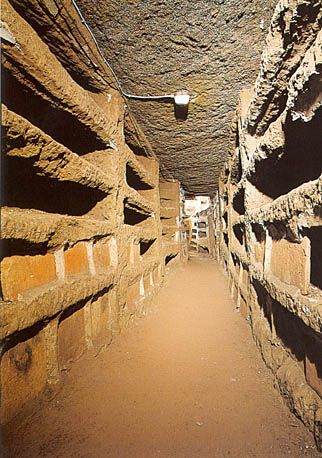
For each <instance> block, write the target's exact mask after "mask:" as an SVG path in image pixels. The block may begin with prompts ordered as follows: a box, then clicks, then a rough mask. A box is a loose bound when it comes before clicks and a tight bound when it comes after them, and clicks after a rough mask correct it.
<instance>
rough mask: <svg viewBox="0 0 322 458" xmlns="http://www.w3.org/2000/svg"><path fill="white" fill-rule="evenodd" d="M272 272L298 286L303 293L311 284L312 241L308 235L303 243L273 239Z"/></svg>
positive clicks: (284, 280) (305, 292) (285, 281)
mask: <svg viewBox="0 0 322 458" xmlns="http://www.w3.org/2000/svg"><path fill="white" fill-rule="evenodd" d="M270 268H271V272H272V274H273V275H275V276H276V277H277V278H279V279H280V280H282V281H283V282H284V283H287V284H289V285H294V286H297V287H298V288H299V289H300V290H301V292H302V294H307V293H308V288H309V285H310V242H309V239H308V238H307V237H305V238H304V239H303V241H302V242H301V243H291V242H289V241H288V240H285V239H282V240H277V241H273V243H272V253H271V266H270Z"/></svg>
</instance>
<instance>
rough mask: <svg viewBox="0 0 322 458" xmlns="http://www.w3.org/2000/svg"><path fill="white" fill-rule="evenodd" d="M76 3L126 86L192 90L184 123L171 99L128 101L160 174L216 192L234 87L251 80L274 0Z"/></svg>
mask: <svg viewBox="0 0 322 458" xmlns="http://www.w3.org/2000/svg"><path fill="white" fill-rule="evenodd" d="M78 4H79V6H80V8H81V10H82V12H83V14H84V16H85V19H86V20H87V21H88V23H89V24H90V26H91V28H92V30H93V31H94V33H95V36H96V37H97V40H98V42H99V44H100V46H101V48H102V50H103V52H104V55H105V56H106V57H107V58H108V59H109V60H110V61H111V63H112V65H113V67H114V68H115V70H116V72H117V74H118V76H119V78H120V80H121V81H122V83H123V85H124V89H125V90H126V91H127V92H129V93H133V94H139V95H147V94H149V95H157V94H169V93H170V94H171V93H173V92H175V91H176V90H181V89H186V90H188V91H189V92H190V94H191V95H192V100H191V103H190V107H189V114H188V118H187V120H186V121H185V122H179V121H178V120H176V118H175V116H174V111H173V106H172V104H167V103H151V102H140V101H131V100H129V104H130V106H131V108H132V109H133V112H134V113H135V115H136V117H137V119H138V121H139V122H140V126H142V129H143V130H144V132H145V134H146V135H147V137H148V139H149V140H150V141H151V143H153V147H154V150H155V152H156V154H157V156H158V157H159V159H160V164H161V171H162V175H163V176H165V177H166V178H168V179H169V178H175V179H178V180H180V182H181V183H182V185H183V187H184V189H185V190H186V191H188V192H190V193H192V194H214V192H215V190H216V189H217V187H218V176H219V174H220V171H221V170H222V168H223V166H224V163H225V161H226V158H227V156H226V153H227V146H228V143H229V128H230V123H231V117H232V115H233V112H234V110H235V107H236V103H237V99H238V94H239V92H240V91H241V90H242V88H243V87H244V86H245V84H253V83H254V81H255V78H256V74H257V71H258V66H259V61H260V54H261V51H262V47H263V41H264V39H265V36H266V33H267V28H268V26H269V22H270V18H271V16H272V13H273V9H274V6H275V4H276V0H265V1H264V0H252V1H249V0H213V1H209V0H197V1H193V2H192V1H190V0H180V1H179V0H171V1H169V0H149V1H146V0H138V1H132V0H126V1H122V2H120V1H118V0H110V1H108V2H107V1H105V0H95V1H94V0H78ZM164 145H167V147H166V148H165V147H164Z"/></svg>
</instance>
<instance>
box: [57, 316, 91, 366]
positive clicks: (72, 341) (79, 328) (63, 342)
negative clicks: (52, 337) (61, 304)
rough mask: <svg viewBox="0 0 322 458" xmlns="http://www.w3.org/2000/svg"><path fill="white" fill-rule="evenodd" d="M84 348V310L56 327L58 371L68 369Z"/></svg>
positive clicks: (68, 317) (67, 317) (66, 318)
mask: <svg viewBox="0 0 322 458" xmlns="http://www.w3.org/2000/svg"><path fill="white" fill-rule="evenodd" d="M85 348H86V340H85V321H84V310H83V309H80V310H77V311H75V312H74V313H72V314H71V315H69V316H66V317H65V318H64V319H63V320H62V321H60V323H59V325H58V363H59V367H60V369H65V368H68V367H70V365H71V363H72V362H73V361H75V360H76V359H78V358H79V357H80V356H81V355H82V353H83V352H84V351H85Z"/></svg>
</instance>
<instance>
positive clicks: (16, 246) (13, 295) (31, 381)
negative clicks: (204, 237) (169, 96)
mask: <svg viewBox="0 0 322 458" xmlns="http://www.w3.org/2000/svg"><path fill="white" fill-rule="evenodd" d="M57 5H59V7H58V6H57ZM1 8H2V20H3V21H4V24H2V28H1V35H2V37H3V42H2V57H3V71H4V87H5V90H4V91H3V105H2V122H3V129H4V136H5V145H4V149H3V162H2V165H3V168H2V171H3V176H2V178H3V181H2V182H3V183H4V188H3V198H2V210H1V226H2V234H1V235H2V239H3V240H2V251H1V254H2V259H1V296H2V297H1V302H0V340H1V343H2V345H1V363H0V372H1V422H2V423H7V422H9V421H10V420H12V419H13V418H14V417H15V416H16V415H17V414H23V412H24V409H26V408H27V407H28V406H30V405H31V403H32V402H33V401H35V399H37V398H38V397H39V395H41V394H42V393H44V392H46V391H47V390H48V388H50V387H51V386H53V385H55V384H57V383H58V382H59V381H60V380H61V377H62V373H63V372H64V371H66V370H68V369H69V368H70V366H71V364H72V363H73V361H75V360H76V359H77V358H79V357H80V356H81V355H82V354H83V353H84V352H85V351H87V350H90V349H94V350H95V348H97V347H98V346H100V345H103V344H104V345H107V344H109V343H110V342H111V339H112V338H113V335H114V334H115V333H118V332H119V331H120V330H121V329H122V328H123V327H125V326H127V325H128V324H129V323H130V322H131V320H132V319H133V317H135V316H138V315H140V314H141V313H144V312H145V311H146V310H147V309H148V308H149V306H150V304H151V301H152V298H153V297H154V294H155V293H156V291H158V288H159V287H160V285H161V282H162V277H163V276H164V272H165V270H166V269H165V266H166V265H167V264H168V263H169V259H168V257H169V256H170V257H173V258H176V259H177V260H178V261H179V260H184V259H185V253H186V248H185V241H184V240H183V239H181V235H180V212H179V211H177V209H179V208H180V199H181V196H180V193H178V192H176V189H177V188H178V189H179V184H178V183H172V182H170V183H169V184H167V183H166V182H162V184H161V187H160V192H159V163H158V160H157V159H156V158H155V157H153V155H152V151H151V147H150V146H149V144H148V142H147V141H146V139H145V137H144V135H143V134H142V132H141V131H140V129H139V128H138V126H137V124H136V122H135V119H134V118H133V117H132V116H131V114H130V113H129V112H128V111H125V103H124V100H123V98H122V97H121V96H120V94H119V92H118V91H116V90H115V83H114V81H113V78H112V77H111V75H110V74H109V73H108V72H107V70H106V67H105V65H104V63H103V62H102V59H101V57H100V55H99V54H98V52H97V49H96V48H95V46H94V44H93V42H92V39H91V37H90V35H89V33H88V31H87V30H86V28H85V27H84V26H83V24H82V23H81V21H80V18H79V16H78V14H77V12H76V10H75V8H74V7H73V5H72V4H71V2H69V1H64V2H52V1H47V0H45V1H41V0H39V1H38V0H30V1H21V0H17V1H16V0H12V1H8V0H4V1H3V2H2V6H1ZM173 186H175V187H176V189H175V190H174V191H173V192H172V188H173ZM168 188H169V193H170V194H169V199H170V200H169V202H170V201H171V209H169V210H171V211H172V210H173V211H172V213H173V214H172V213H171V217H173V218H174V219H175V224H176V233H177V232H179V237H178V236H177V238H178V240H177V239H176V240H172V239H171V240H168V239H167V238H166V234H165V233H164V234H162V227H163V225H162V224H161V219H160V193H161V196H163V197H164V193H165V191H166V190H167V189H168ZM167 192H168V191H167ZM169 207H170V205H169ZM172 207H173V208H172ZM168 233H169V234H170V235H171V236H172V235H173V234H172V232H171V231H170V228H168V230H167V234H168Z"/></svg>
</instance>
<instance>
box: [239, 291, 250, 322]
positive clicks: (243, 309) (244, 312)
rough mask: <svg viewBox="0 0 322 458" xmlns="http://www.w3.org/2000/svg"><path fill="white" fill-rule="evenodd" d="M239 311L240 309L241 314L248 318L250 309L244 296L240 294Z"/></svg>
mask: <svg viewBox="0 0 322 458" xmlns="http://www.w3.org/2000/svg"><path fill="white" fill-rule="evenodd" d="M239 311H240V314H241V315H242V316H243V317H244V318H246V317H247V315H248V313H249V310H248V306H247V304H246V302H245V300H244V298H243V296H241V295H240V298H239Z"/></svg>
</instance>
